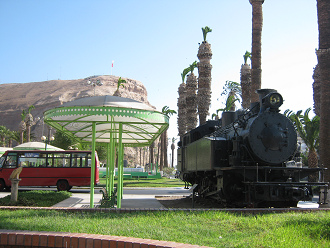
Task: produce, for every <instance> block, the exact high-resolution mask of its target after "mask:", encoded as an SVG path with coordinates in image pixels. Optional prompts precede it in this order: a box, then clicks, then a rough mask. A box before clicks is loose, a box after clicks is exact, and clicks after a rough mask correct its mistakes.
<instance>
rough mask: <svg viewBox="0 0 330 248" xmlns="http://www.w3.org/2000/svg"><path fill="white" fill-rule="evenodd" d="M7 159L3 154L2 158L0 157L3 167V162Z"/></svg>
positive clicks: (0, 165)
mask: <svg viewBox="0 0 330 248" xmlns="http://www.w3.org/2000/svg"><path fill="white" fill-rule="evenodd" d="M4 161H5V157H4V156H2V157H1V158H0V168H2V166H3V162H4Z"/></svg>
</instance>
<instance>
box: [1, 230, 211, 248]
mask: <svg viewBox="0 0 330 248" xmlns="http://www.w3.org/2000/svg"><path fill="white" fill-rule="evenodd" d="M25 247H26V248H27V247H33V248H46V247H67V248H71V247H72V248H80V247H82V248H162V247H163V248H165V247H166V248H169V247H176V248H179V247H181V248H183V247H185V248H198V247H203V248H207V247H206V246H198V245H189V244H182V243H175V242H168V241H158V240H151V239H140V238H129V237H120V236H109V235H98V234H86V233H65V232H36V231H15V230H3V229H0V248H25Z"/></svg>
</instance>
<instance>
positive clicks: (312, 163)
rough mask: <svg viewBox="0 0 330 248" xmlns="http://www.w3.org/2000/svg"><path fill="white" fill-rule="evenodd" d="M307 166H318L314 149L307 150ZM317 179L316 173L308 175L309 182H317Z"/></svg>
mask: <svg viewBox="0 0 330 248" xmlns="http://www.w3.org/2000/svg"><path fill="white" fill-rule="evenodd" d="M308 167H309V168H316V167H318V157H317V152H316V151H315V149H310V150H309V152H308ZM317 179H318V175H317V173H313V174H312V175H310V176H309V177H308V181H310V182H317V181H318V180H317Z"/></svg>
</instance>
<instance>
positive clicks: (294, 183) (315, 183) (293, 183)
mask: <svg viewBox="0 0 330 248" xmlns="http://www.w3.org/2000/svg"><path fill="white" fill-rule="evenodd" d="M242 183H244V184H247V185H267V186H308V187H309V186H326V187H327V186H328V185H329V184H328V183H326V182H324V183H322V182H320V183H318V182H242Z"/></svg>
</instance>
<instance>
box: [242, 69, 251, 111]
mask: <svg viewBox="0 0 330 248" xmlns="http://www.w3.org/2000/svg"><path fill="white" fill-rule="evenodd" d="M241 88H242V106H243V108H249V107H250V104H251V68H250V65H248V64H244V65H242V67H241Z"/></svg>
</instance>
